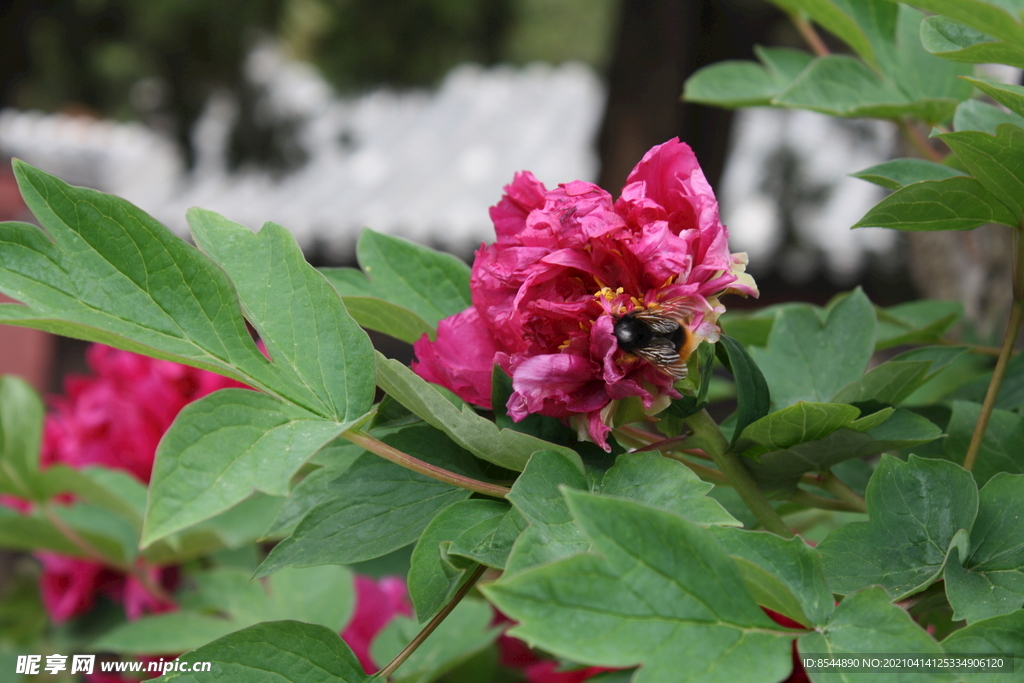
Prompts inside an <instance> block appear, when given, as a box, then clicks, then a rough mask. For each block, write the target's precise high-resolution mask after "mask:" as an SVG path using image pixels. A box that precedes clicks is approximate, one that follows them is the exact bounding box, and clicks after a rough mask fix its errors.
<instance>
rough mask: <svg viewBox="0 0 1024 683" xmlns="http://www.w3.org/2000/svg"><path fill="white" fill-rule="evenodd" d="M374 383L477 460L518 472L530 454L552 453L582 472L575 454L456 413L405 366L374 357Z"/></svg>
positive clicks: (464, 409) (467, 411) (466, 410)
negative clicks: (570, 461) (559, 454)
mask: <svg viewBox="0 0 1024 683" xmlns="http://www.w3.org/2000/svg"><path fill="white" fill-rule="evenodd" d="M377 383H378V384H379V385H380V387H381V388H382V389H384V391H386V392H387V393H388V395H389V396H391V397H393V398H394V399H395V400H397V401H398V402H399V403H401V404H402V405H404V406H405V407H406V408H408V409H409V410H411V411H412V412H414V413H415V414H417V415H419V416H420V417H422V418H423V419H424V420H426V421H427V422H428V423H430V424H431V425H433V426H434V427H436V428H437V429H440V430H441V431H442V432H444V433H445V434H447V435H448V436H449V437H451V439H452V440H453V441H455V443H457V444H459V445H460V446H462V447H463V448H465V449H466V450H468V451H469V452H470V453H472V454H473V455H475V456H477V457H478V458H481V459H483V460H486V461H488V462H492V463H494V464H495V465H500V466H501V467H505V468H507V469H510V470H515V471H517V472H522V471H523V468H524V467H526V462H527V460H529V458H530V455H531V454H532V453H534V452H536V451H540V450H554V451H559V452H561V453H563V454H564V455H565V456H566V457H568V458H571V459H575V460H576V461H578V462H579V468H580V470H581V471H582V469H583V462H582V461H580V460H579V455H578V454H577V453H576V452H575V451H573V450H571V449H569V448H564V447H562V446H558V445H556V444H553V443H550V442H548V441H543V440H542V439H538V438H536V437H534V436H531V435H529V434H523V433H521V432H517V431H513V430H511V429H501V430H499V429H498V427H497V426H496V425H495V424H494V423H493V422H491V421H490V420H488V419H486V418H484V417H481V416H479V415H477V414H476V413H475V412H474V411H473V409H472V408H470V407H469V406H468V405H464V406H463V407H462V409H461V410H459V409H458V408H456V407H455V406H454V405H452V404H451V402H450V401H448V400H446V399H445V398H444V397H443V396H442V395H441V394H440V393H439V392H438V391H437V390H436V389H435V388H434V387H433V386H432V385H430V384H429V383H428V382H427V381H426V380H424V379H422V378H421V377H419V376H418V375H416V374H415V373H414V372H413V371H412V370H410V369H409V368H407V367H406V366H405V365H403V364H402V363H400V362H398V361H396V360H390V359H388V358H385V357H384V356H382V355H380V354H377Z"/></svg>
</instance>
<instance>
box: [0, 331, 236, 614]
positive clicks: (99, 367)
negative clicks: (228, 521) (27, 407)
mask: <svg viewBox="0 0 1024 683" xmlns="http://www.w3.org/2000/svg"><path fill="white" fill-rule="evenodd" d="M86 360H87V362H88V364H89V367H90V369H91V370H92V371H93V373H94V374H92V375H89V376H78V377H70V378H68V379H67V380H66V381H65V382H64V392H65V394H64V396H59V397H54V398H51V399H50V403H51V407H52V408H53V410H52V412H51V413H50V414H49V415H47V416H46V422H45V424H44V426H43V440H42V447H41V453H40V462H41V465H42V466H43V467H47V466H50V465H55V464H64V465H68V466H69V467H73V468H82V467H88V466H90V465H101V466H103V467H108V468H111V469H117V470H121V471H124V472H128V473H129V474H131V475H132V476H134V477H135V478H136V479H138V480H139V481H141V482H143V483H148V482H149V477H150V473H151V472H152V470H153V460H154V459H155V457H156V448H157V445H158V444H159V442H160V439H161V438H162V437H163V435H164V433H165V432H166V431H167V429H168V428H169V427H170V426H171V423H172V422H173V421H174V418H175V417H176V416H177V414H178V412H179V411H180V410H181V409H182V408H184V407H185V406H186V405H187V404H188V403H191V402H192V401H195V400H198V399H200V398H202V397H203V396H206V395H207V394H210V393H213V392H214V391H216V390H218V389H224V388H229V387H240V388H246V387H245V385H243V384H240V383H238V382H236V381H234V380H230V379H227V378H225V377H221V376H220V375H216V374H214V373H212V372H207V371H205V370H198V369H196V368H191V367H188V366H185V365H180V364H178V363H173V362H171V361H163V360H154V359H152V358H148V357H146V356H140V355H138V354H135V353H131V352H128V351H120V350H118V349H114V348H111V347H109V346H103V345H102V344H94V345H92V346H90V347H89V349H88V351H86ZM0 504H2V505H5V506H6V507H9V508H12V509H15V510H18V511H19V512H21V513H22V514H28V513H30V512H31V508H32V505H31V503H29V502H28V501H24V500H21V499H18V498H15V497H13V496H2V497H0ZM36 557H37V558H38V559H39V561H40V563H41V564H42V567H43V573H42V576H41V577H40V591H41V593H42V597H43V604H44V605H45V606H46V609H47V612H48V613H49V615H50V617H51V618H52V619H53V620H54V621H55V622H56V623H63V622H65V621H67V620H68V619H71V618H73V617H76V616H78V615H80V614H83V613H85V612H87V611H88V610H89V609H90V608H91V607H92V605H93V603H94V602H95V599H96V595H97V593H99V592H103V593H105V594H107V595H108V597H110V598H111V599H112V600H114V601H116V602H121V603H123V604H124V608H125V613H126V615H127V617H128V618H129V619H131V620H135V619H138V618H139V617H141V616H143V615H145V614H154V613H159V612H165V611H168V610H171V609H175V605H174V604H173V603H170V602H168V601H167V600H166V599H163V598H160V597H158V596H154V595H152V594H151V593H150V592H149V591H148V589H146V588H145V586H144V585H143V584H142V583H141V582H140V581H139V580H138V579H136V578H135V577H134V576H125V575H124V574H121V573H119V572H117V571H115V570H113V569H110V568H107V567H105V566H104V565H103V564H101V563H99V562H95V561H92V560H83V559H79V558H75V557H68V556H65V555H60V554H57V553H51V552H37V553H36ZM139 569H140V571H144V572H146V573H147V575H148V577H149V579H150V580H152V581H153V582H155V583H156V582H158V583H159V584H160V585H161V586H163V587H164V588H166V589H172V588H173V587H174V586H175V584H176V583H177V569H176V568H173V567H154V566H147V565H142V564H140V566H139Z"/></svg>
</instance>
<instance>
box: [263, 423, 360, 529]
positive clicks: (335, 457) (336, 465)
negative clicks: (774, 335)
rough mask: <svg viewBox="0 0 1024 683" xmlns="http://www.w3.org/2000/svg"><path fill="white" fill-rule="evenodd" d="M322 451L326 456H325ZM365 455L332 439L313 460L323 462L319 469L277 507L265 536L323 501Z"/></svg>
mask: <svg viewBox="0 0 1024 683" xmlns="http://www.w3.org/2000/svg"><path fill="white" fill-rule="evenodd" d="M326 451H329V452H330V455H329V456H328V455H326V453H325V452H326ZM363 453H365V451H364V450H363V449H362V448H360V447H359V446H356V445H355V444H353V443H349V442H348V441H345V440H344V439H335V440H334V441H333V442H331V443H330V444H328V445H327V446H325V447H324V448H322V449H320V451H319V452H318V453H317V455H316V456H315V457H316V458H323V459H324V460H326V462H325V464H324V466H323V467H318V468H317V469H315V470H313V471H312V472H310V473H309V474H307V475H306V476H305V477H304V478H303V479H302V481H300V482H299V483H298V484H296V485H295V486H294V487H292V490H291V491H290V492H289V493H288V499H287V500H286V501H285V502H284V504H283V505H282V506H281V510H280V512H278V513H277V517H275V518H274V522H273V523H272V524H271V525H270V527H269V528H268V529H267V530H266V532H265V535H266V536H274V535H275V534H277V533H279V532H281V531H284V530H285V529H288V528H290V527H292V526H294V525H295V524H298V523H299V521H301V520H302V518H303V517H305V516H306V513H308V512H309V511H310V510H312V509H313V508H314V507H316V505H317V503H319V502H320V501H321V500H323V499H324V498H325V497H327V495H328V493H329V491H330V484H331V482H332V481H334V480H335V479H337V478H338V477H339V476H341V474H342V473H343V472H344V471H345V470H347V469H348V468H349V466H351V465H352V463H353V462H355V461H356V459H357V458H358V457H359V456H361V455H362V454H363Z"/></svg>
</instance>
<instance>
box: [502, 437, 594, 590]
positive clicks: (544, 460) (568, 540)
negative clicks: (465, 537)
mask: <svg viewBox="0 0 1024 683" xmlns="http://www.w3.org/2000/svg"><path fill="white" fill-rule="evenodd" d="M563 488H572V489H575V490H579V491H586V490H587V480H586V479H585V478H584V476H583V474H582V473H581V472H580V471H579V470H578V469H577V468H576V466H575V463H573V462H572V461H571V460H569V459H567V458H565V457H563V456H562V455H561V454H559V453H557V452H553V451H539V452H537V453H535V454H534V455H533V457H532V458H530V462H529V463H527V465H526V469H525V470H523V473H522V474H521V475H520V476H519V478H518V479H516V482H515V484H513V485H512V491H511V493H509V494H508V496H507V498H508V500H509V502H511V503H512V504H513V505H515V507H516V509H517V510H519V512H520V513H521V514H522V515H523V517H524V518H525V519H526V520H527V521H528V522H530V526H529V527H528V528H527V529H526V531H524V532H523V533H522V534H520V535H519V538H517V539H516V542H515V544H514V545H513V546H512V552H511V554H510V555H509V557H508V561H507V562H506V565H505V570H506V572H507V573H510V574H511V573H515V572H518V571H520V570H522V569H525V568H527V567H531V566H533V565H536V564H542V563H545V562H550V561H552V560H557V559H561V558H563V557H568V556H569V555H574V554H576V553H581V552H585V551H586V550H587V548H589V547H590V544H589V543H588V542H587V540H586V539H585V538H584V537H583V534H582V532H581V531H580V529H579V527H577V526H576V523H575V522H574V521H573V519H572V514H571V513H570V512H569V508H568V506H567V505H566V502H565V498H564V497H563V496H562V489H563Z"/></svg>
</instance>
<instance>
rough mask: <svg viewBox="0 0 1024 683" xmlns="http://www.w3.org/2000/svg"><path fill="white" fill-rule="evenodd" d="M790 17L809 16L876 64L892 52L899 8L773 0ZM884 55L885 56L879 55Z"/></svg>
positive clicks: (875, 0)
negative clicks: (897, 9) (792, 15)
mask: <svg viewBox="0 0 1024 683" xmlns="http://www.w3.org/2000/svg"><path fill="white" fill-rule="evenodd" d="M772 2H773V3H774V4H775V5H778V6H779V7H781V8H782V9H783V10H785V11H786V12H787V13H789V14H795V15H801V14H806V15H807V16H809V17H810V18H811V19H812V20H814V22H815V23H817V24H819V25H820V26H822V27H824V28H825V29H827V30H828V31H829V32H830V33H833V34H835V35H836V36H837V37H838V38H840V39H841V40H842V41H843V42H845V43H846V44H847V45H849V46H850V47H852V48H853V51H854V52H856V53H857V54H858V55H860V56H861V58H863V59H864V60H865V61H866V62H868V63H869V64H872V65H877V64H878V62H879V60H880V59H882V57H883V56H884V54H885V53H888V52H889V51H891V49H892V47H891V42H892V40H893V34H894V32H895V27H896V8H895V7H894V6H893V5H892V4H890V3H886V2H882V1H880V0H867V1H862V2H857V1H856V0H854V1H852V2H851V1H849V0H772ZM879 52H882V53H883V54H881V55H880V54H878V53H879Z"/></svg>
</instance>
